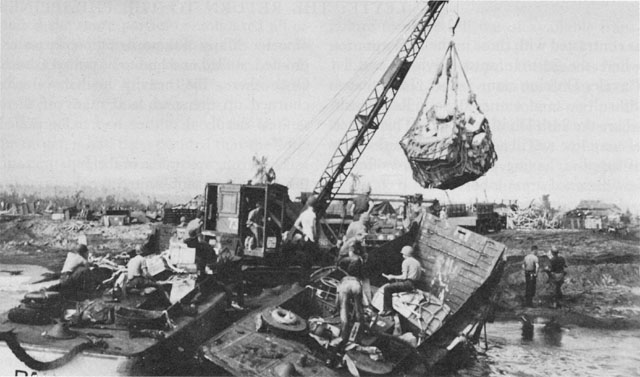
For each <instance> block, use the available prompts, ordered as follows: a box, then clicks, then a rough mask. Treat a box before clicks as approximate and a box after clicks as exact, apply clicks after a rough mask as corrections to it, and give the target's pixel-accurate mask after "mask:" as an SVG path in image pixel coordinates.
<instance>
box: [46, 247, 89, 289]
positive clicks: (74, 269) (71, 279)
mask: <svg viewBox="0 0 640 377" xmlns="http://www.w3.org/2000/svg"><path fill="white" fill-rule="evenodd" d="M55 288H58V290H59V291H67V292H73V291H75V292H78V291H81V292H90V291H92V290H93V289H94V288H95V279H94V278H93V276H92V274H91V269H90V263H89V249H88V248H87V245H85V244H80V245H79V246H78V249H76V250H73V251H70V252H68V253H67V259H65V261H64V265H63V266H62V270H61V271H60V284H59V285H58V287H55Z"/></svg>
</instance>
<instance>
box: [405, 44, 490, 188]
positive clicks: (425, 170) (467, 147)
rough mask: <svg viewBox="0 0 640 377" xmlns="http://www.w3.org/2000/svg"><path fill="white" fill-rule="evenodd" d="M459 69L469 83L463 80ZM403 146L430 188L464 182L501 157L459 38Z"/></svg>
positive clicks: (416, 173) (415, 175) (416, 172)
mask: <svg viewBox="0 0 640 377" xmlns="http://www.w3.org/2000/svg"><path fill="white" fill-rule="evenodd" d="M459 72H462V73H463V76H464V79H465V83H466V85H459V83H458V74H459ZM463 84H464V83H463ZM400 146H401V147H402V149H403V150H404V152H405V155H406V156H407V160H408V161H409V164H410V166H411V169H412V171H413V178H414V180H415V181H416V182H418V183H419V184H420V185H421V186H422V187H424V188H438V189H453V188H456V187H459V186H462V185H464V184H465V183H467V182H471V181H474V180H476V179H478V178H479V177H481V176H482V175H484V174H485V173H486V172H487V171H488V170H489V169H491V168H492V167H493V165H494V163H495V162H496V160H497V159H498V156H497V154H496V152H495V148H494V146H493V141H492V138H491V130H490V128H489V121H488V120H487V118H486V117H485V115H484V114H483V113H482V111H481V110H480V107H479V106H478V103H477V101H476V96H475V94H474V93H473V92H472V91H471V88H470V86H469V82H468V81H467V80H466V74H464V70H463V69H462V64H461V63H460V59H459V57H458V55H457V51H456V49H455V45H454V44H453V43H451V44H450V45H449V48H448V49H447V52H446V53H445V59H444V60H443V62H442V64H441V65H440V67H439V69H438V73H437V74H436V77H435V79H434V81H433V83H432V85H431V87H430V88H429V91H428V92H427V96H426V98H425V100H424V103H423V105H422V108H421V110H420V112H419V113H418V116H417V118H416V120H415V121H414V123H413V125H412V126H411V128H409V130H408V131H407V133H406V134H405V135H404V136H403V137H402V139H401V140H400Z"/></svg>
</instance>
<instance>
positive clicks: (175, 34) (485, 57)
mask: <svg viewBox="0 0 640 377" xmlns="http://www.w3.org/2000/svg"><path fill="white" fill-rule="evenodd" d="M1 4H2V9H1V11H2V19H1V22H2V26H1V27H2V28H1V64H2V66H1V104H2V107H1V110H2V120H1V128H0V184H13V183H22V184H46V185H54V184H57V185H80V184H83V185H84V184H88V185H95V186H113V187H129V188H131V189H133V190H134V191H140V192H147V193H150V194H155V195H158V197H159V198H161V197H162V196H163V195H172V196H175V195H176V194H177V195H183V197H184V198H189V197H191V196H193V195H195V194H198V193H200V192H201V191H202V189H203V187H204V183H205V182H226V181H229V180H233V181H234V182H244V181H246V180H248V179H250V178H252V174H253V166H252V161H251V157H252V156H253V155H259V156H266V157H267V158H268V160H269V161H270V162H271V163H274V164H275V169H276V172H277V175H278V182H280V183H283V184H286V185H289V187H290V188H291V193H292V196H295V195H297V194H298V193H299V191H300V190H305V191H308V190H311V189H312V188H313V187H314V186H315V183H316V181H317V180H318V179H319V178H320V174H321V173H322V171H323V169H324V168H325V166H326V163H327V162H328V160H329V158H330V157H331V155H332V153H333V151H334V150H335V148H336V147H337V145H338V142H339V140H340V139H341V137H342V135H343V133H344V131H345V130H346V129H347V127H348V126H349V123H350V121H351V119H352V118H353V116H354V115H355V113H356V111H357V110H358V108H359V107H360V105H361V104H362V103H363V101H364V99H365V98H366V97H367V95H368V94H369V92H370V91H371V90H372V89H373V87H374V85H375V83H376V82H377V81H378V79H379V78H380V76H381V74H382V72H383V71H384V69H385V68H386V66H387V65H388V64H389V63H390V61H391V59H392V57H393V56H394V55H395V54H396V53H397V51H398V50H399V48H400V46H401V45H402V42H403V41H404V39H405V38H406V37H407V36H408V34H409V31H410V29H411V28H412V27H413V24H411V22H412V21H414V20H415V19H416V17H417V16H418V15H419V14H420V11H421V9H422V8H423V7H424V5H425V2H416V1H410V0H407V1H404V0H402V1H401V0H395V1H373V2H362V1H357V2H356V1H343V2H337V1H320V0H319V1H304V0H303V1H300V0H295V1H294V0H290V1H289V0H282V1H242V2H240V1H233V0H229V1H189V2H186V1H155V0H154V1H151V0H149V1H137V0H122V1H25V0H16V1H8V0H3V1H2V3H1ZM638 4H639V3H638V2H486V1H473V2H470V1H463V2H455V1H454V2H451V3H450V4H448V5H446V6H445V10H444V11H443V13H442V15H441V16H440V18H439V20H438V21H437V23H436V26H435V28H434V31H433V33H432V34H431V35H430V36H429V38H428V39H427V42H426V45H425V46H424V48H423V50H422V52H421V55H420V56H419V58H418V60H417V62H416V64H415V65H414V67H413V68H412V71H411V72H410V73H409V75H408V77H407V79H406V80H405V84H404V85H403V87H402V88H401V89H400V92H399V94H398V96H397V97H396V101H395V102H394V104H393V106H392V107H391V109H390V111H389V113H388V115H387V117H386V119H385V121H384V122H383V124H382V126H381V128H380V130H379V131H378V133H377V134H376V136H375V137H374V139H373V141H372V142H371V144H370V145H369V147H368V149H367V151H366V152H365V153H364V155H363V157H362V159H361V160H360V162H359V164H358V165H357V166H356V168H355V170H354V171H355V172H357V173H359V174H362V175H363V179H364V180H366V181H368V182H370V183H371V186H372V188H373V192H374V193H398V194H408V193H415V192H423V193H424V194H425V196H426V197H433V196H435V197H438V198H440V199H444V200H445V201H446V200H447V195H448V197H449V198H450V199H451V200H453V201H463V200H475V198H478V199H479V200H484V199H485V195H486V198H487V199H489V200H495V201H498V202H499V201H501V200H503V199H504V200H505V201H507V200H509V199H519V200H520V203H523V202H527V203H528V201H529V200H531V199H534V198H539V197H540V196H541V195H542V194H550V195H551V197H550V198H551V202H552V204H553V205H564V206H575V205H576V204H577V203H578V202H579V201H580V200H581V199H600V200H604V201H608V202H614V203H616V204H618V205H620V206H621V207H622V208H623V209H625V208H631V209H632V210H634V211H639V210H640V197H639V195H638V193H639V192H640V174H639V173H638V172H640V127H639V119H640V105H639V102H640V98H639V92H640V88H639V81H640V79H639V76H640V68H639V62H638V60H639V38H640V37H639V35H640V31H639V27H638V24H639V5H638ZM456 14H458V15H459V16H460V17H461V21H460V23H459V25H458V28H457V32H456V36H455V41H456V45H457V48H458V51H459V53H460V58H461V60H462V63H463V64H464V68H465V70H466V73H467V75H468V77H469V80H470V83H471V86H472V88H473V90H474V91H475V92H476V93H477V98H478V102H479V103H480V105H481V107H482V110H483V111H484V113H485V114H486V116H487V118H488V119H489V121H490V125H491V129H492V132H493V139H494V143H495V146H496V150H497V153H498V156H499V159H498V162H497V163H496V165H495V167H494V168H493V169H492V170H490V171H489V172H488V173H487V174H486V176H484V177H482V178H480V179H479V180H477V181H475V182H473V183H469V184H467V185H465V186H463V187H460V188H458V189H455V190H450V191H448V192H446V193H445V192H442V191H439V190H423V189H422V188H421V187H420V186H419V185H418V184H417V183H415V182H414V181H413V180H412V173H411V170H410V168H409V165H408V163H407V161H406V160H405V157H404V153H403V152H402V150H401V148H400V146H399V144H398V142H399V140H400V138H401V137H402V136H403V134H404V133H405V132H406V130H407V129H408V128H409V127H410V126H411V124H412V123H413V121H414V119H415V117H416V115H417V113H418V111H419V109H420V106H421V104H422V101H423V100H424V96H425V94H426V91H427V89H428V86H429V84H430V83H431V80H432V78H433V76H434V74H435V70H436V68H437V64H438V63H439V61H440V60H441V59H442V56H443V54H444V51H445V49H446V47H447V44H448V43H449V41H450V40H451V33H450V29H449V27H450V26H451V24H452V19H454V18H455V15H456Z"/></svg>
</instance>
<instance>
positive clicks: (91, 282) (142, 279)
mask: <svg viewBox="0 0 640 377" xmlns="http://www.w3.org/2000/svg"><path fill="white" fill-rule="evenodd" d="M202 224H203V214H202V213H200V214H199V215H198V216H197V217H196V218H195V219H193V220H192V221H190V222H189V223H187V222H186V220H185V219H184V218H183V219H181V224H180V225H179V227H184V228H186V229H185V230H186V233H187V238H185V239H184V243H185V244H186V246H187V247H189V248H193V249H195V265H196V273H197V275H198V281H200V282H201V281H203V280H204V279H205V278H206V277H207V275H211V274H213V273H214V271H215V275H216V276H215V282H216V283H217V285H219V286H221V287H222V288H223V289H224V290H225V291H226V292H227V306H228V307H229V308H233V309H243V307H242V306H243V305H244V284H243V281H242V269H241V266H240V265H239V263H238V262H239V259H240V258H238V257H235V256H234V255H232V253H231V252H230V251H229V250H228V249H227V248H224V249H223V248H221V245H220V244H219V243H218V241H217V239H216V237H215V236H212V237H208V238H209V239H207V237H206V236H205V235H204V234H203V233H202ZM152 244H153V238H152V237H149V238H148V239H147V241H146V242H145V243H144V244H143V245H140V246H137V247H136V249H135V251H134V250H132V251H131V252H129V261H128V262H127V271H126V280H124V286H123V287H122V288H123V289H126V290H129V291H131V290H136V289H137V290H140V289H143V288H147V287H156V288H160V286H159V284H158V283H157V282H156V281H155V280H154V279H153V277H151V276H150V274H149V272H148V270H147V265H146V258H145V256H146V255H148V254H151V253H152V252H153V250H151V249H152ZM91 267H92V264H91V263H90V261H89V249H88V246H87V241H86V237H84V238H81V239H79V241H78V248H77V249H75V250H72V251H69V252H68V253H67V256H66V259H65V262H64V265H63V267H62V270H61V272H60V284H59V285H58V286H57V288H55V289H57V290H59V291H60V292H67V293H70V294H74V295H77V294H78V293H90V292H92V291H93V290H95V288H96V287H97V286H98V284H99V283H100V282H99V281H97V277H96V276H95V273H93V271H92V268H91ZM234 290H235V294H236V297H237V300H233V293H234V292H233V291H234Z"/></svg>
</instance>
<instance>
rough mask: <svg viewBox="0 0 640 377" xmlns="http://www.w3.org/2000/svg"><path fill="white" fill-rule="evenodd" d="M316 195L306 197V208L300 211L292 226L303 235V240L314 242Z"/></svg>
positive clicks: (315, 233)
mask: <svg viewBox="0 0 640 377" xmlns="http://www.w3.org/2000/svg"><path fill="white" fill-rule="evenodd" d="M315 204H316V197H315V196H310V197H309V199H307V205H306V207H307V209H305V210H304V211H302V213H301V214H300V216H298V219H296V222H295V223H294V224H293V226H294V227H295V228H296V229H298V230H299V231H300V232H301V233H302V236H303V237H304V241H305V242H313V243H315V242H316V237H317V232H316V209H315V207H314V206H315Z"/></svg>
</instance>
